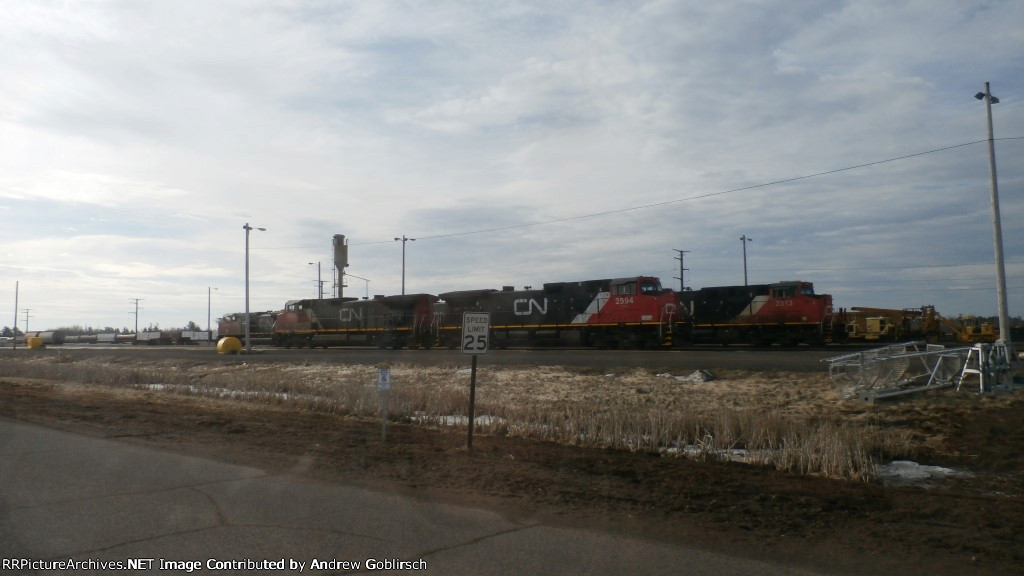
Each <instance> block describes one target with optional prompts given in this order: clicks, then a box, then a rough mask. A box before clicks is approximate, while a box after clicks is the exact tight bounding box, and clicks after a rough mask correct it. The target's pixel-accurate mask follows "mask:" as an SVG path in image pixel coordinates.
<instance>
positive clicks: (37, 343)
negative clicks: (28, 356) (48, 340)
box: [25, 336, 46, 350]
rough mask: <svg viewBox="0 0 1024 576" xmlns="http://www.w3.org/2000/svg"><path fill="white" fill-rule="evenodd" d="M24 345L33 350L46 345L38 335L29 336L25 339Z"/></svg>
mask: <svg viewBox="0 0 1024 576" xmlns="http://www.w3.org/2000/svg"><path fill="white" fill-rule="evenodd" d="M25 346H28V348H29V349H30V350H35V349H37V348H42V347H44V346H46V344H43V339H42V338H40V337H39V336H31V337H29V338H27V339H26V340H25Z"/></svg>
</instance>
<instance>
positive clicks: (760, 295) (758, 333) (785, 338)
mask: <svg viewBox="0 0 1024 576" xmlns="http://www.w3.org/2000/svg"><path fill="white" fill-rule="evenodd" d="M680 301H681V304H682V306H683V308H684V309H685V312H686V315H687V316H688V318H689V322H688V323H687V330H688V339H689V340H690V341H691V342H719V343H732V342H743V343H750V344H754V345H758V346H763V345H767V344H773V343H778V344H785V345H793V344H799V343H806V344H824V343H825V342H826V341H828V340H831V339H832V338H833V336H834V334H833V328H832V296H830V295H828V294H815V293H814V285H813V284H812V283H810V282H803V281H788V282H776V283H774V284H751V285H749V286H716V287H712V288H701V289H700V290H690V291H686V292H681V293H680ZM837 326H838V325H837Z"/></svg>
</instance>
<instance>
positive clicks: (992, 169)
mask: <svg viewBox="0 0 1024 576" xmlns="http://www.w3.org/2000/svg"><path fill="white" fill-rule="evenodd" d="M975 98H978V99H979V100H984V101H985V118H986V120H987V124H988V176H989V189H990V191H991V202H992V243H993V244H994V245H995V257H996V299H997V304H998V306H999V339H1000V340H1001V341H1003V342H1004V343H1007V344H1008V343H1009V342H1010V313H1009V311H1008V309H1007V306H1006V267H1005V264H1004V261H1003V229H1002V224H1001V218H1000V217H999V185H998V183H997V178H996V145H995V136H994V132H993V130H992V105H993V104H998V103H999V99H998V98H996V97H994V96H992V92H991V91H990V90H989V84H988V82H985V92H984V93H981V92H979V93H978V94H976V95H975Z"/></svg>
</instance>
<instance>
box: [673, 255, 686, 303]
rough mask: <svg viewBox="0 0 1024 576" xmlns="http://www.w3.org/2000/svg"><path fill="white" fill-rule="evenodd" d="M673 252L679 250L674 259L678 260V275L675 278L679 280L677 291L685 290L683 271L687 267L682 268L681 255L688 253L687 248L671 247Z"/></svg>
mask: <svg viewBox="0 0 1024 576" xmlns="http://www.w3.org/2000/svg"><path fill="white" fill-rule="evenodd" d="M672 250H673V251H675V252H679V256H676V260H679V276H676V280H679V291H680V292H686V282H684V281H683V273H684V272H686V271H687V270H689V268H683V255H684V254H689V253H690V251H689V250H679V249H678V248H673V249H672Z"/></svg>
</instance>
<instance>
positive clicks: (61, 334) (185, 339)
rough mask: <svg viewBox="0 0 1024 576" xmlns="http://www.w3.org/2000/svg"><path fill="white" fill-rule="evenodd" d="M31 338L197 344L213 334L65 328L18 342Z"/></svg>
mask: <svg viewBox="0 0 1024 576" xmlns="http://www.w3.org/2000/svg"><path fill="white" fill-rule="evenodd" d="M29 338H38V339H39V342H40V344H42V345H44V346H47V345H57V346H59V345H61V344H141V345H156V344H195V343H199V342H209V341H210V339H211V334H210V333H209V332H203V331H193V330H161V331H144V332H139V333H137V334H136V333H128V334H122V333H120V332H108V333H103V334H68V333H66V332H65V331H64V330H45V331H34V332H26V333H25V334H24V335H19V336H18V342H20V343H23V342H28V339H29Z"/></svg>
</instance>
